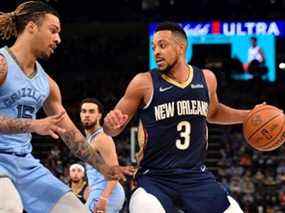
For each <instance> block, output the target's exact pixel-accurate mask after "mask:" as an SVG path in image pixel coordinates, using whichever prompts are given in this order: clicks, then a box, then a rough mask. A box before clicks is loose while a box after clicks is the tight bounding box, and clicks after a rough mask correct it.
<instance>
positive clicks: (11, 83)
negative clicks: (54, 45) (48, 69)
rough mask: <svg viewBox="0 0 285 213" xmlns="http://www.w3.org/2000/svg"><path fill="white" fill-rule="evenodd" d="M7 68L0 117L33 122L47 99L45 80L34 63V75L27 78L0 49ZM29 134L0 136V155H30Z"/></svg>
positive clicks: (2, 86) (0, 104) (1, 92)
mask: <svg viewBox="0 0 285 213" xmlns="http://www.w3.org/2000/svg"><path fill="white" fill-rule="evenodd" d="M0 54H1V55H2V56H4V57H5V59H6V63H7V64H8V73H7V76H6V80H5V81H4V83H3V84H2V85H1V86H0V115H2V116H7V117H10V118H30V119H35V118H36V113H37V111H38V110H39V109H40V108H41V107H42V105H43V103H44V101H45V100H46V98H47V97H48V96H49V92H50V88H49V82H48V76H47V74H46V73H45V71H44V70H43V68H42V67H41V65H40V64H39V63H38V62H36V70H37V73H36V75H35V76H34V77H33V78H28V77H27V76H26V75H25V74H24V72H23V71H22V70H21V68H20V67H19V65H18V64H17V63H16V61H15V60H14V59H13V57H12V56H11V55H10V53H9V51H8V49H7V47H3V48H1V49H0ZM31 138H32V136H31V134H30V133H23V134H2V133H0V153H1V152H13V153H18V154H26V153H30V152H31V151H32V145H31V143H30V141H31Z"/></svg>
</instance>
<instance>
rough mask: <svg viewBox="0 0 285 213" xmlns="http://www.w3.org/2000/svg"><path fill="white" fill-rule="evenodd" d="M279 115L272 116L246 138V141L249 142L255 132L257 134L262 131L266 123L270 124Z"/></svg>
mask: <svg viewBox="0 0 285 213" xmlns="http://www.w3.org/2000/svg"><path fill="white" fill-rule="evenodd" d="M279 116H280V113H278V114H277V115H274V116H272V118H270V119H269V120H268V121H266V122H265V123H264V124H263V125H262V126H260V127H259V128H258V129H256V130H255V131H254V132H253V133H251V135H250V136H249V137H248V140H250V138H251V137H252V136H254V135H255V133H256V132H258V131H259V130H260V129H262V128H263V127H264V126H266V125H267V124H268V123H270V122H271V121H272V120H274V119H275V118H277V117H279Z"/></svg>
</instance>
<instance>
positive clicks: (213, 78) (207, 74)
mask: <svg viewBox="0 0 285 213" xmlns="http://www.w3.org/2000/svg"><path fill="white" fill-rule="evenodd" d="M202 72H203V74H204V76H205V79H206V81H207V82H210V83H213V82H216V81H217V79H216V75H215V74H214V73H213V71H211V70H209V69H203V70H202Z"/></svg>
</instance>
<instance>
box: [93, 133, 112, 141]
mask: <svg viewBox="0 0 285 213" xmlns="http://www.w3.org/2000/svg"><path fill="white" fill-rule="evenodd" d="M94 139H95V140H96V141H99V142H102V143H104V142H108V141H113V139H112V137H111V136H109V135H107V134H106V133H105V132H103V131H102V132H100V133H99V134H98V135H97V136H96V137H95V138H94Z"/></svg>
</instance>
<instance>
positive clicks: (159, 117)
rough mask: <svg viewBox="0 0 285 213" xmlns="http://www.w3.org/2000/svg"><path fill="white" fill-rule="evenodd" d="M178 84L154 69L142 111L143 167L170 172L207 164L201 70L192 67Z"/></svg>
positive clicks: (205, 95)
mask: <svg viewBox="0 0 285 213" xmlns="http://www.w3.org/2000/svg"><path fill="white" fill-rule="evenodd" d="M189 70H190V72H189V73H190V74H189V79H188V81H187V82H185V83H183V84H179V83H177V82H175V81H173V80H171V79H169V78H168V77H167V76H166V75H165V74H163V73H160V72H159V71H158V70H152V71H151V76H152V81H153V95H152V98H151V100H150V102H149V103H148V104H147V105H146V106H145V107H144V108H143V109H141V110H140V118H141V120H142V123H143V126H144V128H145V132H146V143H145V147H144V154H143V155H144V156H143V159H142V161H141V162H140V166H141V168H142V169H144V170H145V169H153V170H160V171H164V170H165V171H167V170H172V169H191V168H193V167H200V166H202V165H203V164H204V157H205V152H206V149H207V134H208V132H207V131H208V130H207V121H206V117H207V113H208V105H209V95H208V88H207V84H206V81H205V78H204V74H203V72H202V70H200V69H198V68H195V67H193V68H192V67H191V66H189Z"/></svg>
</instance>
